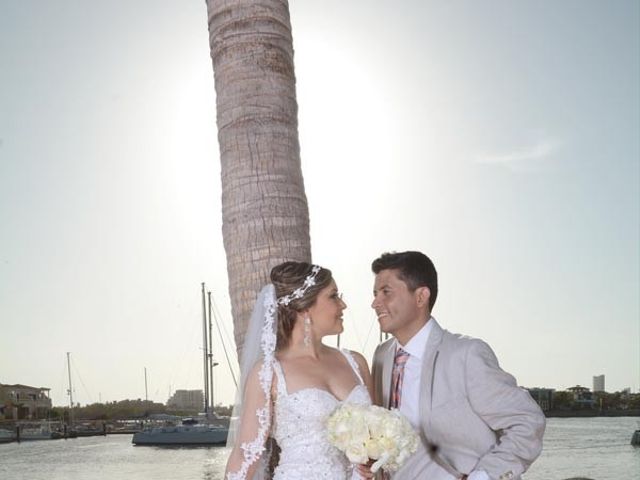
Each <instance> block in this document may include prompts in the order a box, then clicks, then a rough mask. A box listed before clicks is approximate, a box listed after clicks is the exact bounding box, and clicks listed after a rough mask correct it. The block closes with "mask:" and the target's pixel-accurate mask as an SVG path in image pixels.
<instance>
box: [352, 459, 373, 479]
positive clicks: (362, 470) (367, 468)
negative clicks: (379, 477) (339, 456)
mask: <svg viewBox="0 0 640 480" xmlns="http://www.w3.org/2000/svg"><path fill="white" fill-rule="evenodd" d="M371 465H373V460H369V463H367V464H362V463H359V464H357V465H356V469H357V470H358V473H359V474H360V476H361V477H362V478H373V477H375V476H376V474H375V473H373V472H372V471H371Z"/></svg>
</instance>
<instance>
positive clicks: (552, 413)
mask: <svg viewBox="0 0 640 480" xmlns="http://www.w3.org/2000/svg"><path fill="white" fill-rule="evenodd" d="M544 416H545V417H547V418H574V417H575V418H586V417H640V410H635V409H634V410H608V411H604V412H600V411H597V410H548V411H546V412H544Z"/></svg>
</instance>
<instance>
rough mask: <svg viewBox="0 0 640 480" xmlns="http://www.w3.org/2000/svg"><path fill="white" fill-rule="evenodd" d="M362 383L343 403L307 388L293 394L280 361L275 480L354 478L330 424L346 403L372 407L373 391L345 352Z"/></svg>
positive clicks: (319, 391) (351, 358)
mask: <svg viewBox="0 0 640 480" xmlns="http://www.w3.org/2000/svg"><path fill="white" fill-rule="evenodd" d="M341 352H342V354H343V355H344V356H345V357H346V358H347V360H348V361H349V364H350V365H351V368H353V370H354V372H355V374H356V376H357V377H358V380H359V383H358V384H357V385H356V386H355V387H353V390H351V392H350V393H349V395H348V396H347V398H345V399H344V400H342V401H340V400H338V399H337V398H336V397H335V396H333V394H331V393H330V392H328V391H327V390H323V389H320V388H304V389H301V390H298V391H296V392H293V393H291V394H289V393H288V392H287V385H286V381H285V378H284V373H283V371H282V367H281V366H280V364H279V363H278V362H277V361H276V362H275V363H274V371H275V373H276V377H277V396H276V400H275V410H274V412H275V416H274V428H273V432H272V434H273V436H274V438H275V439H276V441H277V442H278V445H279V446H280V449H281V452H280V460H279V462H278V466H277V467H276V470H275V474H274V480H302V479H308V480H320V479H331V480H344V479H346V478H349V477H350V476H351V470H352V468H351V465H350V464H349V461H348V460H347V458H346V457H345V455H344V454H343V453H342V452H340V451H339V450H338V449H336V448H335V447H333V446H332V445H330V444H329V441H328V439H327V428H326V422H327V419H328V417H329V416H330V415H331V414H332V413H333V412H334V410H335V409H336V408H337V407H339V406H340V405H341V404H342V403H343V402H352V403H359V404H365V405H370V404H371V398H370V397H369V392H368V390H367V388H366V386H365V385H364V383H363V381H362V377H361V375H360V372H359V370H358V366H357V364H356V362H355V360H354V359H353V357H352V356H351V353H350V352H349V351H347V350H341Z"/></svg>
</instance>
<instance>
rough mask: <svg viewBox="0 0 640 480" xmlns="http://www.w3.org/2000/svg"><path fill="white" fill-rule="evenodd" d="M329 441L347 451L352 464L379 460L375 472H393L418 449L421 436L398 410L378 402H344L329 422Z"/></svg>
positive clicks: (375, 463) (374, 464)
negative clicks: (378, 404) (389, 408)
mask: <svg viewBox="0 0 640 480" xmlns="http://www.w3.org/2000/svg"><path fill="white" fill-rule="evenodd" d="M327 430H328V436H329V442H331V444H332V445H333V446H335V447H336V448H338V449H339V450H341V451H343V452H344V453H345V454H346V455H347V458H348V459H349V461H350V462H352V463H363V464H364V463H367V462H368V461H369V459H373V460H375V462H374V463H373V465H372V466H371V471H372V472H374V473H375V472H377V471H378V470H379V469H380V468H382V467H384V469H385V470H386V471H388V472H393V471H395V470H397V469H398V468H400V465H402V464H403V463H404V462H405V460H406V459H407V458H409V456H410V455H411V454H412V453H414V452H415V451H416V449H417V448H418V435H417V434H416V432H415V431H414V430H413V428H412V427H411V425H410V424H409V421H408V420H407V419H406V418H405V417H403V416H402V414H400V412H399V411H398V410H387V409H386V408H382V407H377V406H375V405H370V406H366V405H356V404H353V403H344V404H343V405H342V406H341V407H340V408H338V409H337V410H336V411H335V412H334V413H333V414H332V415H331V416H330V417H329V420H328V422H327Z"/></svg>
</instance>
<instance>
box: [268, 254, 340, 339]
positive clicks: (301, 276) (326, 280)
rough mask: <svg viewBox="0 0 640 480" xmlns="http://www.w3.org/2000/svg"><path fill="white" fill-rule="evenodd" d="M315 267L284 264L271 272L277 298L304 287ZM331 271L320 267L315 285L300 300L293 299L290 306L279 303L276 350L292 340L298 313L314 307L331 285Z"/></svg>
mask: <svg viewBox="0 0 640 480" xmlns="http://www.w3.org/2000/svg"><path fill="white" fill-rule="evenodd" d="M313 268H314V266H313V265H311V264H310V263H306V262H284V263H281V264H280V265H276V266H275V267H273V269H272V270H271V275H270V278H271V283H272V284H273V286H274V287H275V289H276V297H277V298H278V299H281V298H283V297H285V296H288V295H289V296H290V295H292V294H293V292H294V291H296V290H297V289H299V288H300V287H302V286H303V285H304V282H305V280H306V279H307V277H309V276H311V275H312V270H313ZM332 278H333V277H332V276H331V271H330V270H328V269H326V268H322V267H320V270H319V271H318V273H317V274H315V276H314V279H315V285H312V286H310V287H309V288H307V289H306V290H305V292H304V294H303V295H302V297H300V298H291V300H290V301H289V303H288V305H283V304H281V303H280V302H278V334H277V345H276V349H278V350H279V349H281V348H284V347H286V346H287V345H288V344H289V340H291V332H292V331H293V326H294V325H295V323H296V318H297V314H298V312H301V311H302V310H306V309H307V308H310V307H312V306H313V304H314V303H315V302H316V299H317V298H318V294H319V293H320V291H321V290H322V289H324V288H326V287H327V286H329V284H330V283H331V280H332Z"/></svg>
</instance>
